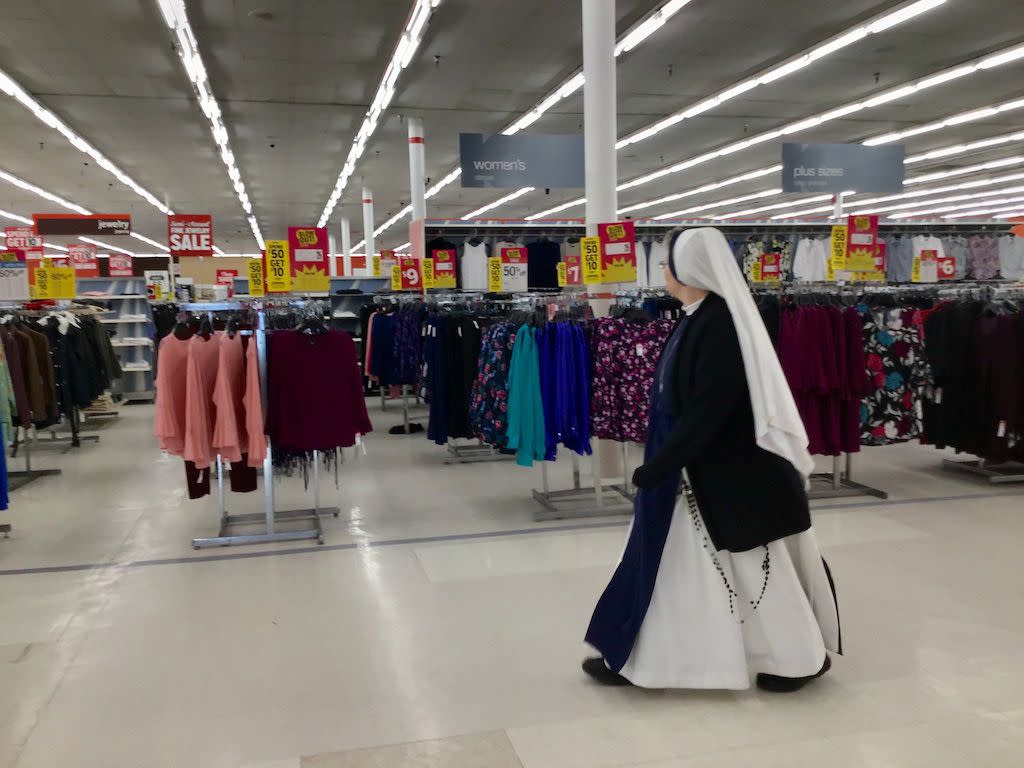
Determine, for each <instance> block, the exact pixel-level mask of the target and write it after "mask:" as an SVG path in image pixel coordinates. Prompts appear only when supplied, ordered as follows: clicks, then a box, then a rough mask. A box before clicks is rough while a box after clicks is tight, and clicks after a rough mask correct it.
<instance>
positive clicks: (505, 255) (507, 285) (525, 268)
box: [501, 248, 530, 292]
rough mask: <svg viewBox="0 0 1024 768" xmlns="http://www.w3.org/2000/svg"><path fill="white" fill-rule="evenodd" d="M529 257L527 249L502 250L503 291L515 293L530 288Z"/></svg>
mask: <svg viewBox="0 0 1024 768" xmlns="http://www.w3.org/2000/svg"><path fill="white" fill-rule="evenodd" d="M529 278H530V267H529V255H528V252H527V250H526V249H525V248H502V249H501V290H503V291H509V292H515V291H527V290H529V288H530V280H529Z"/></svg>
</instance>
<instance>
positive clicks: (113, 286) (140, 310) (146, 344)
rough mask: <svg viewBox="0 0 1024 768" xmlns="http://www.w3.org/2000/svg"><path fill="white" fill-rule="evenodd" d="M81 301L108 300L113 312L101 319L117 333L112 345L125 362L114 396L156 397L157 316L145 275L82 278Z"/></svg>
mask: <svg viewBox="0 0 1024 768" xmlns="http://www.w3.org/2000/svg"><path fill="white" fill-rule="evenodd" d="M78 283H79V286H80V288H79V290H82V289H85V290H86V291H89V292H101V295H91V296H90V295H88V294H86V293H83V294H80V295H79V296H78V299H79V300H80V301H89V302H104V303H106V304H107V306H108V307H109V308H110V310H111V312H110V314H109V315H107V316H106V317H104V318H101V319H100V322H101V323H103V324H104V325H105V326H106V327H107V330H108V331H112V332H113V336H112V338H111V344H112V345H113V347H114V352H115V353H116V354H117V359H118V361H119V362H120V364H121V371H122V374H121V380H120V381H117V382H114V390H113V393H114V396H115V397H119V398H120V400H122V401H123V402H132V401H147V400H152V399H153V398H154V397H155V396H156V391H155V387H154V381H153V358H154V352H155V350H154V349H153V342H152V340H151V337H152V333H153V319H152V314H151V313H150V311H149V300H148V299H147V297H146V279H145V278H143V277H89V278H79V280H78Z"/></svg>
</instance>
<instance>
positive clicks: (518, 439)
mask: <svg viewBox="0 0 1024 768" xmlns="http://www.w3.org/2000/svg"><path fill="white" fill-rule="evenodd" d="M505 436H506V445H507V446H508V447H509V449H510V450H514V451H516V463H517V464H519V466H521V467H532V466H533V462H534V461H543V460H544V455H545V451H546V448H547V446H546V444H545V427H544V408H543V405H542V401H541V391H540V370H539V361H538V352H537V343H536V334H535V331H534V329H533V328H531V327H530V326H528V325H523V326H521V327H520V328H519V330H518V331H516V339H515V344H514V346H513V348H512V362H511V365H510V366H509V374H508V428H507V429H506V431H505Z"/></svg>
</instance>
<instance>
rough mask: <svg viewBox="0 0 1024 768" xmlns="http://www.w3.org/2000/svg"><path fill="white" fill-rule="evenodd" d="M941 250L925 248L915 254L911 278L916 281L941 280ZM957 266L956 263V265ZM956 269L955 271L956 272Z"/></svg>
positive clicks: (932, 281) (933, 281) (934, 281)
mask: <svg viewBox="0 0 1024 768" xmlns="http://www.w3.org/2000/svg"><path fill="white" fill-rule="evenodd" d="M938 261H939V252H938V251H935V250H924V251H921V253H919V254H917V255H916V256H914V261H913V262H912V265H911V268H910V280H911V282H914V283H937V282H939V264H938ZM954 266H955V265H954ZM955 271H956V270H955V269H954V273H955Z"/></svg>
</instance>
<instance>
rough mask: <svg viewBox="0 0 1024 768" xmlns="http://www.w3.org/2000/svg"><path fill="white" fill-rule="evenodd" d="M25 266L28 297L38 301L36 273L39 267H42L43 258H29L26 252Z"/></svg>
mask: <svg viewBox="0 0 1024 768" xmlns="http://www.w3.org/2000/svg"><path fill="white" fill-rule="evenodd" d="M25 265H26V268H27V269H28V293H29V296H30V297H31V298H33V299H38V298H39V296H37V295H36V272H38V271H39V269H40V267H42V266H43V258H42V257H41V256H31V255H29V254H28V252H26V253H25Z"/></svg>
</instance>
